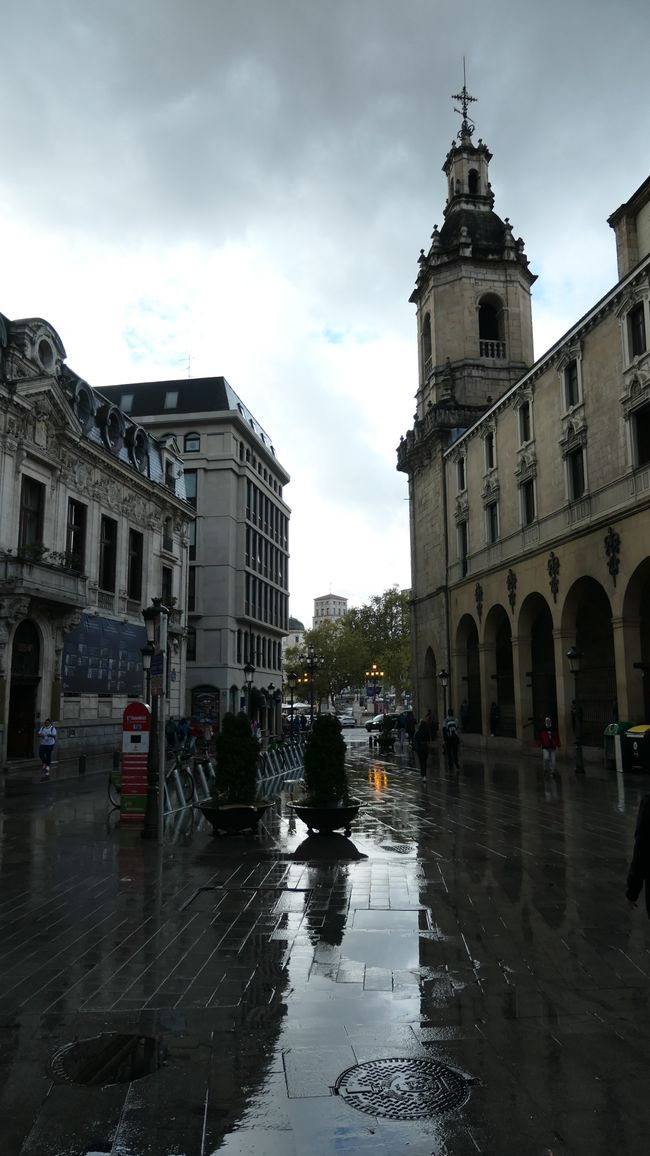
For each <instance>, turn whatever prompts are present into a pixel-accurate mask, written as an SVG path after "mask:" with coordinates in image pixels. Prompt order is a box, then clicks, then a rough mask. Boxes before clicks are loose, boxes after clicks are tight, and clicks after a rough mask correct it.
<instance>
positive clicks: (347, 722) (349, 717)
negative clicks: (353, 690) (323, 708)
mask: <svg viewBox="0 0 650 1156" xmlns="http://www.w3.org/2000/svg"><path fill="white" fill-rule="evenodd" d="M337 718H338V720H339V722H340V724H341V726H342V727H355V726H356V725H357V720H356V719H355V717H354V715H353V714H340V715H337Z"/></svg>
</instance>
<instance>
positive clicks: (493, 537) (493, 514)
mask: <svg viewBox="0 0 650 1156" xmlns="http://www.w3.org/2000/svg"><path fill="white" fill-rule="evenodd" d="M485 517H486V521H487V540H488V543H489V545H490V546H493V545H494V543H495V542H496V541H497V539H498V537H499V503H498V502H490V503H489V504H488V505H487V506H486V507H485Z"/></svg>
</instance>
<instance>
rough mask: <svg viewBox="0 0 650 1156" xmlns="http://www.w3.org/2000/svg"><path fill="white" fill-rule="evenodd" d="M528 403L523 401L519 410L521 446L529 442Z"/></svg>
mask: <svg viewBox="0 0 650 1156" xmlns="http://www.w3.org/2000/svg"><path fill="white" fill-rule="evenodd" d="M530 432H531V427H530V402H529V401H525V402H524V404H523V405H522V406H521V408H520V410H519V440H520V442H521V444H522V445H525V443H526V442H529V441H530Z"/></svg>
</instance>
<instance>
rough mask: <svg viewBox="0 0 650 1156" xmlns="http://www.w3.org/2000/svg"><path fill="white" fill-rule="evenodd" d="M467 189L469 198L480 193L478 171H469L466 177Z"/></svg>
mask: <svg viewBox="0 0 650 1156" xmlns="http://www.w3.org/2000/svg"><path fill="white" fill-rule="evenodd" d="M467 187H468V190H469V195H470V197H477V196H478V194H479V193H480V191H481V178H480V176H479V172H478V169H470V170H469V174H468V177H467Z"/></svg>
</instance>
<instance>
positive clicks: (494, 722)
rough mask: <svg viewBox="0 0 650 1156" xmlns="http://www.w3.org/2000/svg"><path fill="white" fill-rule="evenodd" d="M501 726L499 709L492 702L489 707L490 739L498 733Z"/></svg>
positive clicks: (497, 705)
mask: <svg viewBox="0 0 650 1156" xmlns="http://www.w3.org/2000/svg"><path fill="white" fill-rule="evenodd" d="M500 726H501V707H500V706H499V704H498V702H493V703H492V706H491V707H490V735H491V737H492V738H494V737H495V735H498V733H499V727H500Z"/></svg>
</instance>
